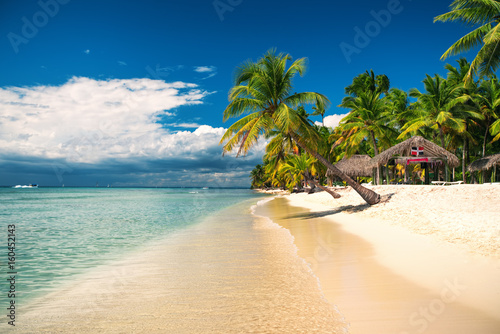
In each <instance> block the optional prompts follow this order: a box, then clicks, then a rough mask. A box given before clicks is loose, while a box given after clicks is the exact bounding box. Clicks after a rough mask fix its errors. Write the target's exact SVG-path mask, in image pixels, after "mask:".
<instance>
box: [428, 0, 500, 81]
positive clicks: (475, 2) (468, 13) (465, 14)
mask: <svg viewBox="0 0 500 334" xmlns="http://www.w3.org/2000/svg"><path fill="white" fill-rule="evenodd" d="M450 9H451V11H450V12H448V13H445V14H442V15H439V16H436V17H435V18H434V22H436V21H442V22H446V21H459V22H462V23H465V24H466V25H469V26H477V25H479V27H477V28H475V29H474V30H473V31H472V32H470V33H468V34H467V35H465V36H463V37H462V38H460V39H459V40H458V41H457V42H455V43H454V44H453V45H452V46H451V47H450V48H449V49H448V50H447V51H446V52H445V53H444V54H443V55H442V56H441V59H442V60H444V59H446V58H448V57H450V56H454V55H457V54H459V53H462V52H465V51H469V50H472V49H474V48H475V47H476V46H479V45H481V49H480V50H479V51H478V53H477V55H476V58H475V59H474V60H473V61H472V64H471V67H470V69H469V71H468V73H467V76H466V80H467V81H469V82H470V81H472V80H473V78H474V75H475V74H477V75H478V76H479V77H483V76H490V75H491V74H494V73H495V72H496V70H497V69H498V67H499V66H500V30H499V28H500V27H499V25H498V23H499V22H500V1H498V0H455V1H453V2H452V4H451V5H450Z"/></svg>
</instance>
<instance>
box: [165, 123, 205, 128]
mask: <svg viewBox="0 0 500 334" xmlns="http://www.w3.org/2000/svg"><path fill="white" fill-rule="evenodd" d="M169 126H171V127H174V128H186V129H189V128H191V129H193V128H198V127H199V126H200V124H198V123H171V124H169Z"/></svg>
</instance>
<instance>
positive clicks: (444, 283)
mask: <svg viewBox="0 0 500 334" xmlns="http://www.w3.org/2000/svg"><path fill="white" fill-rule="evenodd" d="M384 187H386V188H385V189H384ZM409 187H412V188H409ZM409 187H405V186H403V187H401V186H396V187H392V186H376V187H372V189H373V188H375V189H374V190H375V191H376V192H378V193H380V194H381V196H382V199H383V200H384V197H385V198H387V197H388V195H390V196H391V198H390V200H389V201H386V202H383V203H380V204H378V205H376V206H373V207H369V206H366V205H364V204H363V203H362V199H361V197H359V195H357V194H356V193H355V192H353V191H352V190H351V189H349V188H348V189H340V190H339V188H337V189H336V190H337V191H339V192H340V193H341V194H342V195H343V198H341V201H339V200H334V199H333V198H331V196H330V195H328V194H326V193H324V192H320V193H315V194H311V195H308V194H305V193H300V194H292V195H290V196H283V195H278V196H276V198H284V199H285V200H286V201H287V202H288V204H289V205H291V206H292V207H295V208H299V207H300V208H306V211H305V212H303V213H301V214H299V215H298V216H293V215H292V216H291V217H292V218H293V219H291V220H293V222H294V224H295V225H287V224H290V221H286V220H285V221H284V222H283V221H282V222H281V223H280V225H282V226H283V227H285V228H290V229H291V233H292V235H293V236H294V238H295V242H296V245H297V243H299V242H302V248H303V249H301V246H300V245H297V247H298V248H299V255H300V256H301V257H303V258H306V261H307V262H308V263H309V264H310V265H311V267H312V269H313V271H314V273H315V274H316V276H318V277H319V280H320V283H321V285H322V287H323V291H324V292H325V295H326V297H327V299H328V300H329V301H330V302H331V303H333V304H336V305H338V307H339V310H340V312H341V313H342V314H344V315H345V317H346V320H347V321H351V322H352V326H353V327H352V329H353V332H352V333H370V332H377V331H376V330H375V331H373V328H372V326H370V325H367V323H366V322H367V321H368V319H371V320H370V321H371V323H372V325H373V324H375V323H377V321H379V320H380V319H378V318H382V317H384V316H386V314H383V313H380V314H378V315H376V314H373V312H372V311H367V310H366V309H364V311H363V312H368V313H365V314H364V315H363V314H361V313H362V311H360V310H359V308H360V307H359V305H358V304H360V303H361V304H362V303H363V298H364V297H363V298H361V297H360V296H361V295H362V294H368V295H371V296H372V297H370V298H373V295H380V294H382V295H383V294H384V293H385V294H386V296H382V297H381V298H379V299H378V303H381V304H378V305H379V306H380V305H382V304H383V305H386V306H387V305H389V304H390V300H394V298H396V299H397V298H400V297H398V296H394V293H393V292H394V291H392V290H391V289H396V290H397V289H400V292H399V293H401V291H403V292H404V293H408V296H410V297H408V299H405V298H403V300H400V302H402V303H407V304H408V303H409V304H411V305H412V306H411V307H409V308H408V309H406V310H405V311H404V312H403V313H402V314H399V315H398V316H396V315H395V316H394V317H395V318H397V317H399V318H398V319H399V320H398V321H400V322H401V321H403V322H404V323H405V325H406V327H405V326H402V327H401V326H400V324H398V326H400V328H399V327H398V328H399V329H398V330H400V331H401V330H403V332H402V333H405V331H406V333H408V330H410V332H412V330H413V332H419V331H418V330H419V329H422V330H423V328H424V327H425V328H426V329H427V327H429V328H431V327H432V328H433V329H434V330H436V333H454V332H455V333H456V330H459V329H460V328H461V327H460V326H458V327H457V325H455V324H454V323H461V324H462V325H463V326H472V327H474V326H476V327H474V328H475V329H474V330H476V332H482V333H489V332H491V330H493V329H494V330H499V329H500V312H499V311H498V310H499V309H500V283H499V282H500V257H499V256H498V248H497V247H494V246H495V245H493V244H492V241H493V242H495V241H496V240H497V239H496V238H497V236H496V234H495V232H496V231H497V228H498V229H499V230H500V225H498V224H500V223H499V222H496V221H495V217H498V216H495V212H496V211H495V210H498V208H496V207H495V206H494V204H495V203H498V202H497V199H498V198H500V197H499V196H500V186H497V185H486V186H484V185H472V187H470V186H469V185H465V186H453V187H436V186H417V188H415V186H409ZM355 196H357V197H359V198H358V199H356V198H355ZM425 196H427V197H428V198H427V200H426V202H425V203H424V206H420V209H419V206H416V207H410V208H409V209H408V210H406V209H404V210H402V209H401V208H400V207H399V206H401V205H402V203H405V204H406V205H407V206H411V204H412V203H415V202H416V201H417V202H418V201H419V200H420V201H421V200H422V198H423V197H425ZM446 197H449V198H446ZM470 197H474V198H473V199H472V200H471V199H470ZM342 199H343V200H342ZM450 201H453V202H454V203H455V204H454V207H453V208H454V210H445V209H442V207H443V206H444V208H446V207H447V205H446V203H449V202H450ZM464 201H465V202H467V201H471V202H472V203H464ZM477 201H482V202H483V203H482V205H483V206H486V207H488V203H489V204H490V205H492V207H491V208H490V210H489V211H488V210H484V209H483V210H482V211H481V212H474V211H473V212H469V211H468V210H470V208H471V206H472V207H473V206H474V205H477ZM488 201H489V202H488ZM347 202H351V203H350V204H347ZM332 206H333V207H332ZM497 206H498V205H497ZM405 208H406V207H405ZM302 210H304V209H302ZM397 210H400V211H401V210H402V211H403V212H395V211H397ZM423 210H425V211H426V212H427V213H429V215H428V216H425V217H423V219H421V220H420V219H415V217H417V218H420V215H421V214H422V211H423ZM345 211H349V212H350V213H345ZM419 214H420V215H419ZM453 215H458V218H457V217H454V216H453ZM374 217H377V218H374ZM388 217H397V218H398V219H397V220H395V219H392V220H391V219H388ZM402 217H404V218H405V219H403V220H401V219H402ZM289 218H290V217H289ZM436 218H437V221H436ZM297 219H298V220H297ZM457 221H458V227H459V228H456V229H455V231H456V232H457V233H458V234H459V235H460V234H463V233H464V230H465V231H467V232H468V233H471V231H472V232H474V233H471V234H472V237H470V238H463V237H460V238H450V237H451V236H452V233H450V232H452V231H453V229H450V227H452V226H454V225H456V224H457ZM412 222H413V223H414V224H417V223H421V222H423V223H422V225H424V228H423V227H422V226H416V227H413V228H411V227H412V226H411V223H412ZM440 228H441V229H440ZM474 228H475V229H476V230H474ZM320 231H321V233H319V232H320ZM478 231H479V232H482V233H477V232H478ZM485 231H486V232H485ZM318 233H319V234H318ZM339 233H340V235H341V236H342V237H341V238H346V239H350V240H351V242H350V243H344V244H343V246H342V247H346V248H348V247H351V244H353V243H354V244H358V245H361V244H364V243H367V244H368V245H369V246H367V247H365V248H369V249H370V251H367V250H366V249H365V250H363V251H362V252H361V251H360V253H359V254H361V255H359V258H356V257H355V256H353V255H352V254H351V256H350V257H349V254H348V255H346V257H347V258H349V260H348V262H344V263H336V262H335V261H336V259H335V258H334V254H336V253H337V252H341V249H339V248H338V247H340V246H339V245H338V244H336V243H337V241H335V237H333V239H332V238H331V236H332V235H333V236H337V235H338V234H339ZM488 233H489V235H488ZM477 235H479V236H483V238H477V239H474V237H473V236H477ZM485 235H486V236H487V237H486V238H485V237H484V236H485ZM498 237H499V238H500V233H499V236H498ZM328 238H330V239H328ZM301 239H303V240H302V241H300V240H301ZM311 239H312V240H311ZM497 245H498V243H497ZM484 246H487V247H485V248H481V247H484ZM356 251H357V250H356V249H355V248H354V249H353V250H352V252H356ZM485 254H486V255H485ZM346 261H347V260H346ZM354 262H358V263H356V265H354V264H353V263H354ZM335 266H341V267H343V268H344V270H348V271H349V270H354V269H353V268H356V269H355V270H357V271H364V275H361V276H356V275H355V276H356V277H357V278H356V279H358V280H361V281H360V282H358V283H360V284H359V285H356V284H354V283H353V284H351V283H350V282H349V281H342V284H340V281H339V280H334V279H332V278H331V277H332V276H334V275H333V274H332V273H333V272H328V270H330V271H332V270H335V269H332V268H335ZM374 266H378V267H377V268H378V269H376V270H375V269H374V268H375V267H374ZM381 268H382V269H381ZM381 273H383V276H384V277H386V278H385V279H384V280H380V281H378V280H377V279H376V278H377V277H379V276H380V275H382V274H381ZM371 274H373V277H374V278H373V279H368V278H366V277H365V276H366V275H371ZM363 280H366V281H363ZM390 280H393V285H394V286H393V287H387V286H385V285H384V284H386V283H385V282H386V281H390ZM339 284H340V285H339ZM453 286H455V287H456V288H455V290H456V291H458V294H457V296H456V297H457V302H456V303H451V304H449V303H446V301H450V300H451V299H450V298H451V297H452V296H451V295H449V296H448V295H447V292H446V291H447V290H446V289H448V290H449V289H453ZM417 287H418V288H417ZM461 288H463V290H460V289H461ZM384 289H386V290H384ZM346 290H350V293H348V294H347V293H346ZM339 291H341V292H339ZM361 291H363V293H361ZM381 291H385V292H384V293H382V292H381ZM411 291H414V294H413V295H412V293H411ZM416 291H420V292H419V293H417V292H416ZM443 291H444V292H443ZM426 292H429V295H428V296H427V297H426V298H424V299H423V300H418V299H419V298H420V297H418V296H419V295H422V294H424V293H426ZM342 293H346V296H344V297H345V298H340V299H339V294H342ZM442 295H444V296H445V297H442ZM411 296H413V297H411ZM447 297H448V299H446V298H447ZM412 298H413V299H412ZM443 298H445V299H443ZM351 299H353V300H351ZM356 299H358V300H357V302H356ZM339 301H340V302H339ZM365 302H366V300H365ZM426 303H427V304H428V305H429V304H430V305H431V306H433V307H434V308H437V307H441V306H443V305H444V307H443V309H442V310H440V309H436V312H437V313H440V312H443V313H444V311H446V314H445V315H441V314H439V316H437V314H433V315H431V316H429V318H428V319H424V320H422V318H421V317H419V316H418V314H417V315H415V314H413V313H415V312H418V311H419V308H425V307H426ZM368 304H369V303H368ZM375 305H376V304H373V305H372V308H376V307H377V306H375ZM417 305H418V306H417ZM436 305H437V306H436ZM412 310H413V311H412ZM344 311H345V312H344ZM393 312H395V313H397V312H399V310H398V309H394V310H393ZM412 315H414V316H415V317H414V319H411V316H412ZM446 316H449V317H451V319H447V318H446ZM405 317H406V318H405ZM453 317H455V318H453ZM464 317H465V318H467V322H465V323H464V322H463V321H464V320H461V321H460V319H462V318H464ZM403 318H405V319H403ZM429 319H433V320H434V319H437V320H435V321H429ZM457 319H458V320H457ZM412 320H413V322H412ZM370 321H368V322H370ZM388 321H389V323H390V322H391V320H388ZM419 321H420V325H421V327H419V326H418V324H419ZM457 321H458V322H457ZM392 322H393V323H394V322H396V320H394V319H393V321H392ZM379 325H380V323H379ZM386 325H387V324H384V326H386ZM393 325H394V326H395V325H396V324H395V323H394V324H393ZM388 326H389V327H387V326H386V327H384V329H383V330H384V332H387V333H389V332H388V331H387V330H388V328H392V329H393V330H394V328H393V327H391V326H390V325H388ZM432 328H431V329H432ZM370 329H371V331H370ZM427 332H429V331H427ZM431 332H433V333H434V331H431ZM397 333H400V332H397Z"/></svg>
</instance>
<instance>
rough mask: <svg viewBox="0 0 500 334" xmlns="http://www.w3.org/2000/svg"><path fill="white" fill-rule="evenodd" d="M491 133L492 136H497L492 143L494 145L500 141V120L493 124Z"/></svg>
mask: <svg viewBox="0 0 500 334" xmlns="http://www.w3.org/2000/svg"><path fill="white" fill-rule="evenodd" d="M490 133H491V135H492V136H495V137H494V138H493V140H492V141H491V142H492V143H493V142H496V141H497V140H499V139H500V119H497V120H496V121H495V122H494V123H493V124H491V128H490Z"/></svg>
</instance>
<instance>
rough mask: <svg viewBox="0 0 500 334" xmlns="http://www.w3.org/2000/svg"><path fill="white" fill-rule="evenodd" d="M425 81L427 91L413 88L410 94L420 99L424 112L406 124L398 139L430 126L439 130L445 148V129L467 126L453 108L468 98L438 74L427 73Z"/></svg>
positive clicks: (457, 128)
mask: <svg viewBox="0 0 500 334" xmlns="http://www.w3.org/2000/svg"><path fill="white" fill-rule="evenodd" d="M423 83H424V87H425V90H426V92H425V93H421V92H420V91H419V90H418V89H416V88H412V89H411V90H410V96H411V97H415V98H417V99H418V102H419V103H420V107H421V108H422V110H423V111H424V112H423V114H421V115H420V116H419V117H416V118H414V119H412V120H410V121H409V122H408V123H406V124H405V125H404V127H403V128H402V130H403V132H402V133H401V134H400V135H399V137H398V139H401V138H403V137H404V136H405V135H406V134H408V133H410V132H415V131H417V130H419V129H420V128H422V127H428V128H431V129H433V130H435V131H436V130H437V132H438V133H437V136H438V137H439V140H440V142H441V147H443V148H445V140H444V131H445V129H455V130H457V131H462V130H463V128H464V127H465V122H464V120H463V119H457V118H456V117H455V116H454V115H453V113H452V108H453V107H454V106H456V105H457V104H459V103H463V102H465V101H467V99H468V98H467V97H463V96H460V95H459V93H460V92H459V87H457V86H456V85H453V84H450V83H449V82H447V81H446V79H443V78H442V77H440V76H439V75H437V74H436V75H435V76H434V77H431V76H430V75H428V74H427V75H426V78H425V79H424V80H423Z"/></svg>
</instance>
